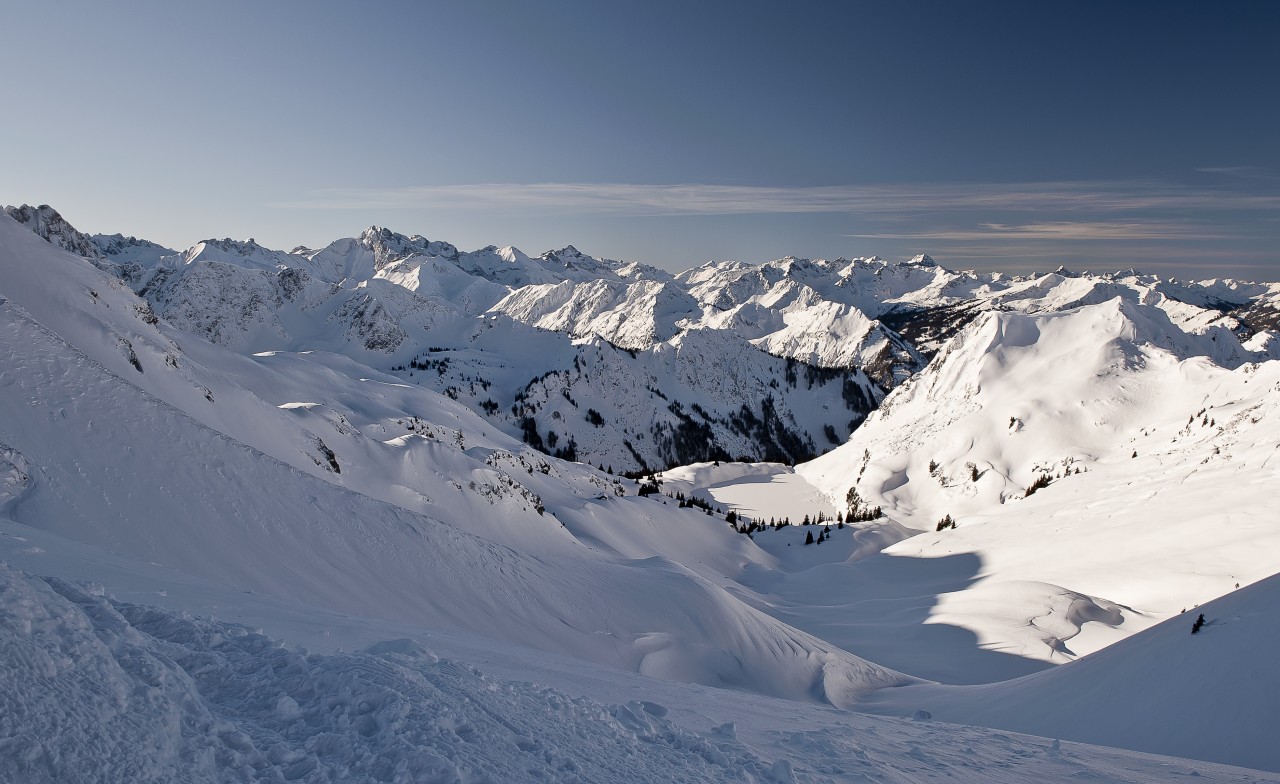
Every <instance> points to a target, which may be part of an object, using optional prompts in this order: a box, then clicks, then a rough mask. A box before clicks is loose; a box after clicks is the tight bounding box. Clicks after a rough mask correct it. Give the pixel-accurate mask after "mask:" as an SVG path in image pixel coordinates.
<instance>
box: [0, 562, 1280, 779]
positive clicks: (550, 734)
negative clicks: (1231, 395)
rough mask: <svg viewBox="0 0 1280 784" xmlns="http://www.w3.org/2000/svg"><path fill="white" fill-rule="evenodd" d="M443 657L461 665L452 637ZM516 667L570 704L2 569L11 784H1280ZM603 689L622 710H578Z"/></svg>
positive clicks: (398, 657) (0, 616) (4, 723)
mask: <svg viewBox="0 0 1280 784" xmlns="http://www.w3.org/2000/svg"><path fill="white" fill-rule="evenodd" d="M413 636H414V637H418V636H425V635H422V634H421V633H417V634H415V635H413ZM436 643H442V644H444V645H446V646H456V645H457V642H456V641H453V640H450V639H448V638H439V637H437V636H435V635H432V637H431V644H432V645H433V646H434V645H435V644H436ZM491 652H492V647H491V648H490V649H489V650H488V651H486V653H491ZM501 653H502V656H503V658H504V660H505V663H506V666H507V668H512V667H519V666H520V663H524V665H525V667H529V668H532V669H534V670H535V671H537V672H538V673H539V677H540V678H545V679H549V680H552V681H555V682H557V683H559V686H556V687H548V686H544V685H536V684H533V683H529V682H527V681H526V680H524V678H523V677H521V679H520V680H518V681H509V680H504V679H500V678H494V677H491V676H487V675H485V674H482V673H480V672H478V671H477V670H475V669H473V668H472V667H469V666H467V665H466V664H464V663H462V662H458V661H454V660H450V659H448V658H440V657H439V656H438V655H437V654H436V653H434V652H433V651H432V650H431V649H429V648H427V647H426V646H424V645H423V644H422V643H421V642H419V641H418V640H417V639H413V637H401V638H387V639H384V640H382V641H380V642H377V643H374V644H372V645H367V646H365V647H363V648H362V649H361V650H359V651H356V652H354V653H344V652H327V653H320V652H308V651H307V650H305V649H302V648H299V647H297V646H291V645H287V644H284V643H282V642H281V641H280V640H278V639H275V638H273V637H272V636H270V635H269V634H264V633H263V632H262V631H261V630H259V629H254V628H246V627H244V626H241V625H237V624H230V623H226V622H219V621H212V620H208V619H202V618H193V617H191V616H189V615H187V614H185V613H181V612H177V613H175V612H172V611H166V610H161V609H159V608H155V607H148V606H145V605H138V604H130V603H127V602H121V601H120V600H117V599H114V598H112V597H111V596H110V594H109V593H108V592H106V591H105V590H104V589H103V587H102V586H101V585H92V584H90V585H79V584H76V583H73V582H69V581H67V580H62V579H56V578H36V577H33V576H31V575H29V574H24V573H22V572H20V571H18V570H15V569H13V568H11V567H9V566H8V565H5V564H0V654H2V655H0V674H2V675H3V677H0V684H2V685H0V705H3V706H4V708H5V710H4V712H3V713H0V748H3V753H0V777H3V778H5V779H6V780H14V781H17V780H21V781H26V782H32V784H39V783H41V782H52V781H78V782H115V781H120V780H125V779H127V780H130V781H148V782H170V781H172V782H206V781H209V782H213V781H246V780H252V781H280V780H290V781H304V782H313V781H314V782H320V781H334V780H385V781H397V782H398V781H406V782H407V781H457V782H461V781H525V780H546V781H580V782H632V781H634V782H648V781H659V780H662V781H689V782H695V781H696V782H703V781H747V782H806V783H808V782H814V783H817V782H854V781H866V780H868V779H874V780H878V781H886V782H916V781H921V780H923V779H925V778H932V777H946V778H948V779H950V780H955V781H975V782H976V781H994V782H1001V781H1005V782H1016V781H1026V780H1029V779H1032V778H1034V779H1035V780H1038V781H1050V782H1056V781H1063V782H1065V781H1078V780H1080V779H1081V778H1084V777H1087V778H1092V779H1095V780H1107V781H1130V782H1156V781H1165V780H1167V777H1168V776H1169V775H1192V776H1196V777H1197V778H1198V780H1202V781H1213V782H1233V783H1234V782H1259V781H1276V780H1280V779H1277V778H1276V777H1272V776H1267V775H1266V774H1260V773H1257V772H1251V771H1244V770H1240V769H1235V768H1228V767H1223V766H1217V765H1213V764H1208V763H1196V762H1183V761H1178V760H1171V759H1166V758H1158V757H1149V756H1146V755H1140V754H1134V753H1132V752H1119V751H1115V750H1111V749H1104V748H1096V747H1089V746H1080V745H1076V744H1071V743H1066V744H1059V743H1057V742H1056V741H1055V742H1050V741H1047V740H1044V739H1039V738H1031V737H1025V736H1018V735H1015V734H1010V733H1004V732H996V731H991V730H981V729H977V728H956V727H947V726H944V725H938V724H934V723H932V722H918V721H916V722H912V721H902V720H895V719H885V718H873V717H863V716H858V715H855V714H848V713H842V712H836V711H829V710H816V709H814V707H812V706H805V705H802V704H799V703H783V702H777V701H772V700H766V699H762V698H759V697H754V696H751V695H745V694H740V695H739V694H732V693H718V692H715V691H714V690H712V691H710V692H703V691H702V690H699V689H697V687H694V688H692V689H691V688H689V687H676V688H673V687H670V686H667V685H665V684H662V683H660V682H655V681H648V680H645V679H643V678H640V677H638V676H637V677H633V678H626V677H619V676H618V675H617V674H613V675H610V674H609V673H600V672H593V671H591V670H590V669H589V668H588V667H584V666H583V665H581V664H578V665H577V666H572V665H569V666H565V664H564V663H561V662H558V661H557V660H555V659H554V657H547V656H545V655H542V656H538V655H536V654H534V655H533V656H532V657H531V655H530V654H531V652H528V651H513V650H504V651H502V652H501ZM518 671H519V672H520V673H521V676H524V675H525V674H526V673H528V672H529V669H520V670H518ZM602 676H603V677H602ZM583 690H588V691H594V692H596V693H598V694H602V697H603V700H602V699H600V698H596V699H593V698H591V697H583V696H580V695H579V694H575V692H581V691H583ZM15 719H16V720H15Z"/></svg>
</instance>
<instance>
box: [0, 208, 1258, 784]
mask: <svg viewBox="0 0 1280 784" xmlns="http://www.w3.org/2000/svg"><path fill="white" fill-rule="evenodd" d="M4 213H5V214H4V215H3V216H0V780H2V781H15V782H16V781H23V782H44V781H75V782H90V781H102V782H116V781H140V782H141V781H147V782H152V781H154V782H162V781H163V782H168V781H174V782H178V781H181V782H203V781H209V782H213V781H260V782H281V781H305V782H336V781H395V782H411V781H412V782H416V781H432V782H481V781H491V782H518V781H584V782H586V781H591V782H596V781H599V782H606V781H607V782H631V781H636V782H651V781H690V782H695V781H696V782H703V781H748V782H864V781H880V782H920V781H926V780H935V779H936V780H944V779H946V780H955V781H982V782H999V781H1007V782H1018V781H1033V780H1034V781H1046V782H1055V781H1063V782H1066V781H1079V780H1096V781H1130V782H1165V781H1170V780H1177V779H1178V778H1179V777H1181V776H1196V777H1197V780H1201V781H1222V782H1256V781H1280V746H1277V744H1275V743H1274V718H1275V707H1274V699H1275V695H1276V694H1277V693H1280V675H1278V674H1277V670H1276V668H1275V667H1274V666H1273V664H1272V660H1271V658H1270V657H1271V655H1273V654H1271V653H1268V652H1269V651H1273V650H1274V648H1275V646H1276V645H1277V643H1280V609H1277V608H1278V607H1280V576H1278V575H1277V571H1280V566H1278V564H1277V558H1276V554H1277V553H1280V517H1277V515H1276V514H1275V508H1276V502H1275V489H1276V487H1277V486H1280V483H1278V480H1280V361H1277V360H1280V284H1277V283H1250V282H1244V281H1237V280H1201V281H1179V280H1172V279H1166V278H1161V277H1157V276H1153V275H1147V274H1142V273H1140V272H1137V271H1133V270H1129V271H1124V272H1114V273H1088V272H1081V273H1076V272H1070V271H1067V270H1065V269H1059V270H1058V271H1056V272H1052V273H1042V274H1034V275H1027V276H1012V275H1005V274H1000V273H976V272H966V271H955V270H950V269H946V268H944V267H942V266H940V265H938V264H937V263H935V262H934V261H933V260H931V259H930V258H929V257H928V256H918V257H916V258H914V259H911V260H909V261H901V262H895V261H886V260H883V259H880V258H874V257H873V258H855V259H836V260H831V261H828V260H821V259H814V260H810V259H798V258H785V259H781V260H777V261H772V262H768V263H765V264H759V265H750V264H743V263H738V262H732V261H722V262H709V263H707V264H704V265H702V266H700V267H697V268H694V269H691V270H688V271H685V272H682V273H680V274H671V273H668V272H666V271H664V270H661V269H658V268H655V267H649V266H645V265H641V264H637V263H625V262H618V261H611V260H608V259H601V258H595V257H591V256H588V255H584V254H582V253H580V252H579V251H578V250H576V249H575V248H573V247H571V246H570V247H566V248H564V249H562V250H558V251H551V252H547V253H543V254H541V255H539V256H529V255H526V254H525V253H524V252H522V251H520V250H518V249H516V248H513V247H502V248H499V247H494V246H489V247H485V248H481V249H479V250H475V251H463V250H460V249H459V248H457V247H455V246H454V245H451V244H449V243H448V242H444V241H440V240H430V239H427V238H425V237H421V236H417V235H413V236H406V235H403V234H397V233H395V232H393V231H390V230H388V229H384V228H379V227H371V228H369V229H368V230H366V231H364V232H363V233H362V234H360V235H359V236H357V237H349V238H343V239H338V240H336V241H334V242H332V243H330V244H329V245H327V246H325V247H323V248H318V249H313V248H304V247H298V248H294V249H293V250H290V251H283V250H273V249H269V248H265V247H263V246H261V245H259V244H258V243H256V242H255V241H254V240H252V239H250V240H245V241H236V240H230V239H222V240H215V239H210V240H205V241H203V242H200V243H197V244H196V245H194V246H192V247H190V248H188V249H186V250H182V251H178V250H174V249H170V248H165V247H161V246H159V245H157V244H155V243H152V242H149V241H147V240H142V239H137V238H134V237H131V236H124V235H120V234H115V235H93V236H90V235H87V234H84V233H81V232H79V231H77V230H76V229H75V228H74V227H73V226H72V225H71V224H70V223H68V222H67V221H66V220H65V219H64V218H63V217H62V216H61V215H60V214H59V213H58V212H56V211H55V210H53V209H52V208H50V207H48V206H40V207H30V206H26V205H24V206H20V207H6V208H4ZM122 228H125V227H122ZM1197 619H1199V621H1200V622H1199V623H1195V634H1194V635H1193V634H1191V631H1192V627H1193V621H1196V620H1197Z"/></svg>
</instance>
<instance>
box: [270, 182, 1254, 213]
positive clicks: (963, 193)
mask: <svg viewBox="0 0 1280 784" xmlns="http://www.w3.org/2000/svg"><path fill="white" fill-rule="evenodd" d="M275 206H278V207H286V208H298V209H343V210H346V209H468V210H483V209H490V210H494V209H508V210H512V209H515V210H526V209H533V210H551V211H570V212H576V213H591V214H613V215H634V216H671V215H741V214H786V213H855V214H863V215H893V214H902V213H912V212H922V211H943V210H946V211H952V210H964V211H971V212H972V211H977V212H984V211H985V212H1023V211H1025V212H1040V213H1047V212H1051V213H1077V212H1117V211H1130V212H1132V211H1141V210H1170V211H1174V210H1187V211H1205V210H1236V211H1238V210H1262V211H1269V210H1280V193H1257V192H1250V191H1245V190H1238V189H1236V190H1232V189H1226V188H1216V189H1205V188H1195V187H1191V186H1186V185H1178V184H1169V183H1158V182H1145V181H1093V182H1046V183H1027V184H996V183H962V184H960V183H943V184H932V185H930V184H925V185H880V186H873V185H867V186H863V185H858V186H820V187H770V186H754V185H707V184H696V183H693V184H678V185H644V184H632V183H531V184H516V183H482V184H469V185H417V186H408V187H400V188H329V189H324V190H319V191H314V192H312V193H310V194H308V195H307V196H306V197H304V198H301V199H298V200H295V201H290V202H285V203H280V204H277V205H275Z"/></svg>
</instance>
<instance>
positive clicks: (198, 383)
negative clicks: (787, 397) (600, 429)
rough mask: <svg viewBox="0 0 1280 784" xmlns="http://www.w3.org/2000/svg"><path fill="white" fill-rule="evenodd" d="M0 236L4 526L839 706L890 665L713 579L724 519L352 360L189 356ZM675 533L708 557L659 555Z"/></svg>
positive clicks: (142, 319) (136, 316)
mask: <svg viewBox="0 0 1280 784" xmlns="http://www.w3.org/2000/svg"><path fill="white" fill-rule="evenodd" d="M0 232H2V233H0V292H3V295H4V297H5V302H4V304H3V305H0V346H3V350H4V352H5V354H4V360H3V361H4V367H5V368H6V373H5V381H6V383H5V384H4V385H3V386H0V410H3V411H4V412H5V413H4V416H3V417H0V443H3V444H4V445H5V447H6V448H7V449H8V450H11V451H12V453H13V455H14V457H13V458H11V459H9V463H11V464H12V465H14V466H18V465H19V463H20V464H21V465H22V466H25V467H24V468H22V469H20V471H21V473H22V474H23V475H24V476H25V477H26V479H25V480H24V481H23V483H22V484H23V485H24V487H23V489H22V493H21V495H20V496H19V497H17V498H15V499H13V500H11V501H10V502H9V504H10V506H9V508H10V512H9V513H10V514H11V515H12V516H13V518H14V519H15V520H16V521H18V522H20V523H23V524H25V525H28V526H32V527H35V528H40V529H43V530H46V531H49V532H52V533H55V534H58V535H60V536H62V537H65V538H67V539H71V540H74V541H78V542H82V543H85V544H90V545H94V546H97V547H101V548H106V549H109V550H112V551H116V552H120V553H125V554H128V555H131V556H133V557H135V558H140V559H143V560H147V561H156V562H158V563H162V564H165V565H167V566H169V567H172V568H175V569H178V570H180V571H182V572H185V573H188V574H191V575H195V576H199V577H202V578H205V579H208V580H210V581H213V582H215V583H219V584H223V585H228V586H235V587H237V588H240V589H242V590H251V591H255V592H258V593H261V594H263V595H264V596H269V597H272V598H274V599H277V600H284V601H291V602H300V603H305V604H309V605H313V606H319V607H324V608H327V609H329V610H333V611H340V612H344V613H349V614H354V615H362V616H369V617H378V618H388V619H398V620H405V621H413V622H415V623H420V624H429V625H434V626H441V627H445V628H455V629H463V630H466V631H470V632H475V633H481V634H485V635H488V636H492V637H498V638H502V639H508V640H515V641H519V642H522V643H525V644H528V645H532V646H535V647H540V648H543V649H545V650H551V651H558V652H563V653H572V654H574V655H576V656H579V657H582V658H586V659H590V660H593V661H598V662H603V663H607V664H610V665H612V666H615V667H620V668H623V669H629V670H634V671H638V672H642V673H646V674H652V675H655V676H660V677H668V678H674V679H679V680H685V681H694V682H701V683H708V684H714V685H719V686H728V687H735V688H744V689H751V690H755V691H758V692H761V693H769V694H775V695H778V696H788V697H791V698H796V699H807V700H818V701H824V702H830V703H832V704H839V705H848V704H851V703H852V702H854V701H856V700H857V699H858V698H859V697H860V696H861V695H862V694H865V693H866V692H867V691H869V690H870V689H873V688H875V687H878V686H882V685H887V684H890V683H902V682H906V681H907V680H909V679H907V678H905V677H904V676H902V675H899V674H897V673H894V672H892V671H889V670H887V669H885V668H882V667H878V666H876V665H873V664H870V663H868V662H865V661H862V660H860V659H858V658H857V657H854V656H852V655H850V654H848V653H846V652H844V651H841V650H839V649H836V648H835V647H834V646H830V645H828V644H826V643H823V642H822V641H820V640H817V639H816V638H813V637H811V636H810V635H807V634H804V633H802V632H799V631H796V630H794V629H790V628H788V627H786V626H785V625H783V624H780V623H779V622H777V621H775V620H773V619H772V618H770V617H769V616H767V615H765V614H763V613H760V612H758V611H757V610H755V609H753V608H751V607H749V606H747V605H746V604H744V603H742V602H741V601H739V600H738V599H736V598H735V597H734V596H733V595H732V594H730V593H729V592H727V591H726V590H724V589H723V588H722V587H720V586H719V585H717V584H716V582H715V581H714V580H713V579H711V578H714V577H715V575H716V574H717V573H718V572H717V567H718V569H719V571H724V570H727V569H728V568H729V567H728V566H727V565H726V564H728V563H731V562H732V560H733V559H734V558H736V557H739V556H737V555H735V553H738V552H740V551H741V549H742V543H741V540H739V538H738V537H737V536H736V535H734V534H733V533H732V532H730V531H728V529H727V527H726V526H724V524H723V521H720V522H718V523H717V522H715V521H712V520H709V519H707V518H706V517H705V516H703V515H700V514H694V513H693V512H692V511H688V512H685V513H673V512H675V511H676V510H671V509H666V508H664V507H663V506H662V504H661V503H660V502H658V501H655V500H652V499H642V498H638V497H635V496H626V497H624V496H623V495H621V494H623V493H625V491H624V490H623V488H622V486H621V485H619V484H615V483H613V482H611V481H610V480H608V479H607V478H606V477H604V476H602V475H600V474H599V473H597V472H594V471H592V470H590V469H586V468H582V467H574V466H570V465H567V464H562V463H558V462H557V463H555V464H553V463H549V462H547V461H546V460H544V459H542V458H541V456H538V455H536V454H535V453H532V452H531V451H530V450H528V449H527V448H524V447H522V445H520V444H519V443H518V442H515V441H514V440H513V439H510V438H509V437H507V436H505V435H503V434H501V433H498V432H494V431H492V430H491V429H489V431H488V433H489V434H488V435H487V436H486V435H485V433H486V425H485V423H484V421H483V420H481V419H479V418H478V417H476V416H475V415H474V414H472V413H471V412H470V411H468V410H467V409H465V408H464V407H462V406H459V405H457V404H454V403H452V402H451V401H448V400H447V399H444V398H441V397H440V396H437V395H434V394H432V393H430V392H427V391H424V390H421V389H417V388H412V387H400V386H398V385H395V384H394V383H392V380H391V379H389V378H384V379H376V378H375V379H369V378H367V377H362V375H361V374H363V373H367V372H368V371H367V368H361V367H360V366H355V365H353V364H352V363H350V362H349V361H345V364H344V361H341V360H336V361H326V360H325V359H324V358H323V357H321V358H319V361H316V362H312V361H310V360H309V359H307V358H306V357H299V358H297V359H296V360H295V361H286V362H281V361H278V360H277V358H276V357H262V358H257V359H253V358H244V357H237V356H235V355H231V354H229V353H227V352H226V351H223V350H219V349H216V348H215V347H212V346H208V345H207V344H205V345H203V346H199V347H198V348H197V349H194V350H193V353H192V354H188V353H186V352H184V351H182V350H181V349H180V348H179V347H178V344H177V343H176V342H174V341H173V340H171V339H170V338H169V337H167V336H166V335H165V334H164V332H162V331H161V330H160V328H159V325H157V324H152V323H150V321H153V320H154V318H148V317H147V310H146V308H145V305H144V303H142V302H140V301H139V300H137V299H136V298H134V296H133V295H132V294H131V293H130V292H128V291H127V289H125V288H124V287H123V285H122V284H120V283H119V282H118V281H115V280H114V279H112V278H108V277H106V276H105V275H104V274H103V273H102V272H101V271H99V270H96V269H94V268H93V267H91V266H90V265H88V264H87V263H85V262H83V261H81V260H78V259H75V258H74V257H71V256H70V255H67V254H64V253H61V252H59V251H57V250H55V249H54V248H52V247H51V246H50V245H48V244H47V243H44V242H42V241H41V240H39V239H38V238H37V237H35V236H34V235H32V234H30V233H29V232H25V231H23V230H21V229H20V228H19V227H18V226H17V225H16V224H14V223H12V222H2V223H0ZM50 273H54V274H50ZM99 289H101V290H99ZM181 339H182V340H183V342H185V343H188V344H193V343H195V342H196V341H195V339H194V338H191V337H181ZM193 356H195V357H198V359H193ZM344 370H345V371H346V372H347V373H350V374H351V375H346V374H344V373H343V372H342V371H344ZM237 377H239V378H242V379H244V380H245V383H237V382H236V381H233V380H232V379H236V378H237ZM355 387H363V388H364V390H363V394H361V395H354V394H352V391H351V390H352V389H353V388H355ZM388 387H389V388H388ZM255 390H256V391H255ZM326 390H330V391H331V393H330V394H326ZM398 390H404V391H398ZM267 394H271V395H274V396H275V397H274V398H268V399H264V398H263V397H261V396H260V395H267ZM279 397H284V399H283V400H279V399H278V398H279ZM317 398H319V399H318V400H317ZM188 411H190V412H192V413H188ZM224 428H225V429H224ZM349 488H350V489H349ZM618 529H621V536H619V531H618ZM631 529H634V532H631ZM691 546H692V547H694V548H695V551H696V550H701V551H703V552H705V557H703V558H701V559H698V560H702V561H704V562H705V563H706V565H705V566H703V567H702V568H703V569H704V570H705V574H699V573H697V572H696V571H694V570H692V569H689V568H687V567H685V566H682V565H681V564H680V563H677V562H676V561H674V560H672V559H671V558H670V557H668V555H667V554H668V553H671V552H674V551H675V550H682V551H684V552H688V551H689V548H690V547H691ZM516 548H519V549H516ZM476 586H484V589H483V590H476ZM636 597H647V598H646V599H645V600H644V601H637V600H636ZM670 607H680V608H683V609H682V612H679V613H672V612H671V611H670V609H669V608H670Z"/></svg>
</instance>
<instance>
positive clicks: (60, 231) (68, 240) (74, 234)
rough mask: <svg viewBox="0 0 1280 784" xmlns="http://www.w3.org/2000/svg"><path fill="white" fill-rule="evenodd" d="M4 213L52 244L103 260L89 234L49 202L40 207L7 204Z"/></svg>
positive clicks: (78, 254) (87, 257) (77, 253)
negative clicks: (81, 230) (73, 224)
mask: <svg viewBox="0 0 1280 784" xmlns="http://www.w3.org/2000/svg"><path fill="white" fill-rule="evenodd" d="M4 213H5V214H6V215H8V216H9V217H10V218H13V219H14V220H15V221H17V222H18V223H20V224H22V225H23V226H26V227H27V228H28V229H30V230H31V231H32V232H34V233H35V234H36V236H38V237H40V238H41V239H43V240H45V241H46V242H48V243H49V244H51V245H56V246H57V247H59V248H62V249H63V250H66V251H70V252H71V253H74V254H76V255H77V256H82V257H84V258H86V259H90V260H101V259H102V258H103V255H102V251H101V250H99V249H98V246H97V244H95V243H94V241H93V239H92V238H90V237H89V235H87V234H84V233H83V232H80V231H77V230H76V228H75V227H74V226H72V225H71V224H70V223H68V222H67V220H66V219H65V218H63V217H62V215H61V214H59V213H58V211H57V210H55V209H54V208H52V207H50V206H49V205H48V204H41V205H40V206H39V207H32V206H31V205H29V204H23V205H22V206H20V207H12V206H6V207H5V208H4Z"/></svg>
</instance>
